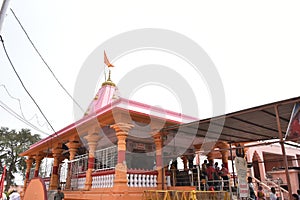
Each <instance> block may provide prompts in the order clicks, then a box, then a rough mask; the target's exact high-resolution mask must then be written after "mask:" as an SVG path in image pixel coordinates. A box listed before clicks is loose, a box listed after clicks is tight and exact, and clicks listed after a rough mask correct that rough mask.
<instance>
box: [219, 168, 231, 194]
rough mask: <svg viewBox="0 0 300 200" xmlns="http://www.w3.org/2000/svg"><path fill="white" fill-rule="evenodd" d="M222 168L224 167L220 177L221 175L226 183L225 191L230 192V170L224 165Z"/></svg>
mask: <svg viewBox="0 0 300 200" xmlns="http://www.w3.org/2000/svg"><path fill="white" fill-rule="evenodd" d="M221 166H222V168H221V170H220V175H221V177H222V179H223V181H224V190H228V189H229V188H228V186H229V182H228V174H229V172H228V169H227V168H226V167H225V165H224V164H222V165H221Z"/></svg>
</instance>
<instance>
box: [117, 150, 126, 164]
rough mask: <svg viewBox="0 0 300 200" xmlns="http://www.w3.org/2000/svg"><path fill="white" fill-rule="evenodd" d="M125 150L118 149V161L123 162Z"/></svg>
mask: <svg viewBox="0 0 300 200" xmlns="http://www.w3.org/2000/svg"><path fill="white" fill-rule="evenodd" d="M125 155H126V154H125V151H124V150H119V151H118V163H123V161H124V160H125Z"/></svg>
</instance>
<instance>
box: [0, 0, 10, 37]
mask: <svg viewBox="0 0 300 200" xmlns="http://www.w3.org/2000/svg"><path fill="white" fill-rule="evenodd" d="M9 1H10V0H3V4H2V7H1V10H0V34H1V30H2V26H3V22H4V18H5V14H6V10H7V8H8V4H9Z"/></svg>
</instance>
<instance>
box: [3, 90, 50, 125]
mask: <svg viewBox="0 0 300 200" xmlns="http://www.w3.org/2000/svg"><path fill="white" fill-rule="evenodd" d="M0 87H3V88H4V90H5V91H6V93H7V94H8V96H9V97H10V98H11V99H14V100H16V101H17V102H18V105H19V110H20V112H21V116H20V117H22V118H23V119H24V120H26V121H28V122H29V121H31V120H32V119H34V118H35V119H36V122H37V124H38V125H39V126H40V127H44V126H45V125H46V128H47V129H49V127H48V126H47V125H48V124H47V123H43V124H42V123H40V121H39V118H38V116H37V114H36V113H35V114H34V115H33V116H32V117H31V118H29V119H27V118H26V117H25V115H24V112H23V109H22V104H21V100H20V99H19V98H17V97H14V96H13V95H11V93H10V92H9V91H8V89H7V87H6V86H5V85H4V84H0ZM15 113H16V112H15ZM49 130H50V129H49Z"/></svg>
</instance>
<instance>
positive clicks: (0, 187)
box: [0, 165, 6, 198]
mask: <svg viewBox="0 0 300 200" xmlns="http://www.w3.org/2000/svg"><path fill="white" fill-rule="evenodd" d="M5 176H6V166H5V165H4V168H3V173H2V176H1V180H0V198H2V193H3V187H4V180H5Z"/></svg>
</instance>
